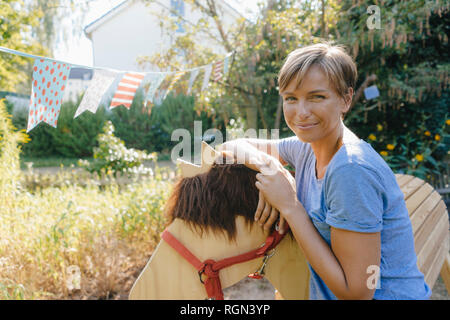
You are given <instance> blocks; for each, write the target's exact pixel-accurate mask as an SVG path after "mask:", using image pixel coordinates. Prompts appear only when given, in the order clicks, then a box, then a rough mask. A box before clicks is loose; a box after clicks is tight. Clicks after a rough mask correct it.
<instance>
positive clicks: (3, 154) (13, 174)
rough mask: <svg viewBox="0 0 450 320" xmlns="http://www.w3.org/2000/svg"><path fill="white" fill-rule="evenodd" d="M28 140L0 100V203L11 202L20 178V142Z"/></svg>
mask: <svg viewBox="0 0 450 320" xmlns="http://www.w3.org/2000/svg"><path fill="white" fill-rule="evenodd" d="M27 141H28V136H27V134H26V133H25V132H24V131H23V130H21V131H16V128H15V127H14V126H13V124H12V121H11V115H10V114H9V113H8V112H7V110H6V106H5V104H4V102H3V100H0V194H1V197H0V204H2V203H3V202H13V201H14V199H13V197H14V195H15V192H16V190H17V188H18V179H19V178H20V175H21V172H20V162H19V155H20V147H19V144H20V143H26V142H27Z"/></svg>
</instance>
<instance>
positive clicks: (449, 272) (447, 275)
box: [441, 250, 450, 295]
mask: <svg viewBox="0 0 450 320" xmlns="http://www.w3.org/2000/svg"><path fill="white" fill-rule="evenodd" d="M441 278H442V280H443V281H444V284H445V287H446V288H447V293H448V294H449V295H450V253H449V252H448V250H447V252H446V253H445V261H444V263H443V265H442V269H441Z"/></svg>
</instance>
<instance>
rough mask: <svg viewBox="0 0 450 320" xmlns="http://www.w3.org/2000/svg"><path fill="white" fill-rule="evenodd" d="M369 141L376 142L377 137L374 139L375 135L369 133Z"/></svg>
mask: <svg viewBox="0 0 450 320" xmlns="http://www.w3.org/2000/svg"><path fill="white" fill-rule="evenodd" d="M369 139H370V140H372V141H375V140H377V137H375V135H374V134H372V133H371V134H369Z"/></svg>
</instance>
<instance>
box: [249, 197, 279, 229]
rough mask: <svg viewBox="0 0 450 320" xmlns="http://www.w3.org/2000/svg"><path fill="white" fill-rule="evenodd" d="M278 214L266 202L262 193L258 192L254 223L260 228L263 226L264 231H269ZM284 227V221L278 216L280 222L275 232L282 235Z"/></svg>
mask: <svg viewBox="0 0 450 320" xmlns="http://www.w3.org/2000/svg"><path fill="white" fill-rule="evenodd" d="M279 216H280V213H279V212H278V210H277V209H276V208H275V207H272V205H271V204H270V203H269V202H267V201H266V199H265V198H264V195H263V194H262V192H261V191H260V192H259V201H258V207H257V208H256V212H255V221H257V222H258V223H259V225H260V226H263V227H264V229H266V230H269V229H270V227H271V226H272V225H273V224H274V222H276V221H277V219H278V217H279ZM284 225H285V220H284V218H283V217H282V216H280V222H279V223H278V224H277V226H276V230H277V231H279V232H280V233H283V230H284Z"/></svg>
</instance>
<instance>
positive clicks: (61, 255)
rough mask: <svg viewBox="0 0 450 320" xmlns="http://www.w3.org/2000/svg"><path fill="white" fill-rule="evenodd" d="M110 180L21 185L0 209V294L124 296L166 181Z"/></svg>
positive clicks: (154, 229) (156, 228)
mask: <svg viewBox="0 0 450 320" xmlns="http://www.w3.org/2000/svg"><path fill="white" fill-rule="evenodd" d="M61 175H64V174H63V173H61ZM58 180H64V179H62V177H59V178H58ZM111 181H112V183H110V184H107V185H105V186H99V185H98V183H96V182H95V180H92V182H89V183H87V184H85V185H84V186H80V185H78V184H71V183H70V180H69V178H68V180H67V181H66V182H68V183H67V184H62V185H59V186H58V187H46V188H43V189H40V188H39V187H37V188H36V189H35V190H34V192H30V191H26V190H22V192H20V193H19V194H17V195H16V198H15V203H14V208H4V207H2V208H0V209H1V212H2V213H1V215H0V235H1V238H0V299H71V298H76V299H111V298H119V297H121V298H123V297H124V296H126V294H127V293H128V291H129V289H130V288H131V285H132V284H133V282H134V280H135V278H136V276H137V275H138V273H139V271H140V270H141V268H142V267H143V266H144V265H145V263H146V261H147V259H148V258H149V256H150V255H151V253H152V251H153V249H154V248H155V246H156V244H157V243H158V242H159V234H160V232H161V231H162V230H163V227H164V218H163V215H162V210H163V206H164V203H165V200H166V198H167V196H168V192H169V191H170V186H171V183H170V181H169V180H165V179H162V178H161V177H160V176H159V175H156V176H153V177H147V178H145V179H141V180H140V181H135V182H133V183H131V184H128V185H119V184H117V183H114V179H112V178H111ZM4 209H7V210H4Z"/></svg>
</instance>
